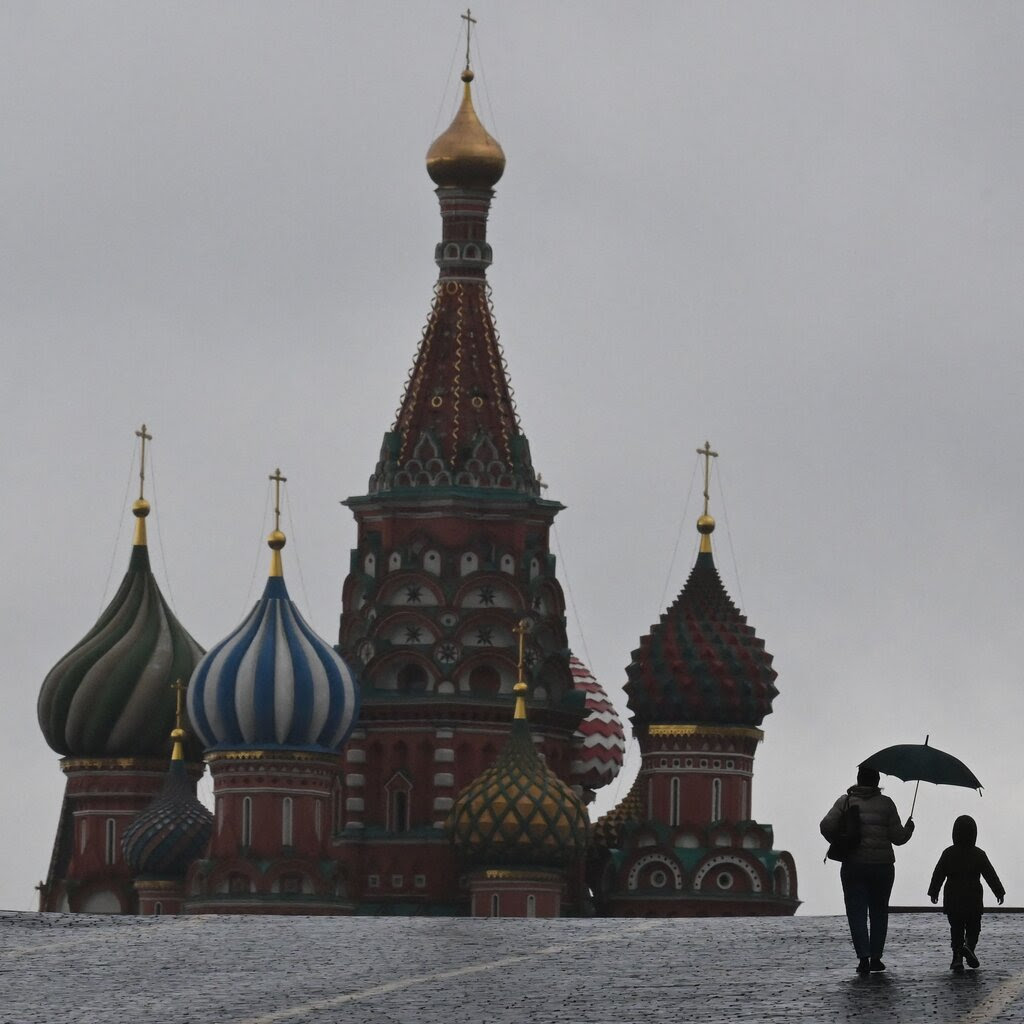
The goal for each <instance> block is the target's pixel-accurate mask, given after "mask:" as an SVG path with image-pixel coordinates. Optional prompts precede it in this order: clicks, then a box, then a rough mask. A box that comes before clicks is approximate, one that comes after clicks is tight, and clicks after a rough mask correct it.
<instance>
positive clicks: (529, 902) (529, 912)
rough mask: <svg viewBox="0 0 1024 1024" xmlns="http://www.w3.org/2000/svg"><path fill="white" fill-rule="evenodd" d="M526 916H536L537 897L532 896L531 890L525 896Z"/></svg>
mask: <svg viewBox="0 0 1024 1024" xmlns="http://www.w3.org/2000/svg"><path fill="white" fill-rule="evenodd" d="M526 916H527V917H536V916H537V897H536V896H534V895H533V893H532V892H531V893H530V895H529V896H527V897H526Z"/></svg>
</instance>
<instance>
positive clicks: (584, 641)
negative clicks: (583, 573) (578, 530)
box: [551, 521, 592, 668]
mask: <svg viewBox="0 0 1024 1024" xmlns="http://www.w3.org/2000/svg"><path fill="white" fill-rule="evenodd" d="M551 533H552V534H553V536H554V538H555V548H556V549H557V550H558V560H559V562H560V563H561V566H562V576H563V578H564V579H565V592H566V593H567V594H568V595H569V604H570V605H571V606H572V614H573V618H574V619H575V620H576V630H577V632H578V633H579V635H580V643H581V644H582V645H583V656H584V657H585V658H586V659H587V668H590V666H591V664H592V663H591V661H590V651H589V650H587V638H586V636H585V635H584V633H583V623H582V622H580V613H579V610H578V609H577V607H576V598H575V597H574V596H573V593H572V584H571V583H570V582H569V565H568V563H567V562H566V560H565V554H564V553H563V551H562V541H561V540H560V539H559V536H558V527H557V526H556V525H555V523H554V521H552V523H551Z"/></svg>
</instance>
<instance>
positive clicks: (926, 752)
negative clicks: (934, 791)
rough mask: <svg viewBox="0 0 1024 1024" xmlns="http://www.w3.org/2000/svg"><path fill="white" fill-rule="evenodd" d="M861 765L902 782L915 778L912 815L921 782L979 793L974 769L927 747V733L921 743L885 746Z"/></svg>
mask: <svg viewBox="0 0 1024 1024" xmlns="http://www.w3.org/2000/svg"><path fill="white" fill-rule="evenodd" d="M860 767H861V768H874V769H875V770H876V771H879V772H882V774H883V775H895V776H896V778H898V779H902V780H903V781H904V782H910V781H911V780H914V781H916V782H917V786H915V787H914V803H912V804H911V805H910V816H911V817H913V816H914V805H915V804H916V803H917V790H918V786H920V785H921V783H922V782H934V783H935V785H937V786H963V787H965V788H966V789H976V790H977V791H978V793H979V795H980V793H981V783H980V782H979V781H978V777H977V776H976V775H975V774H974V772H972V771H971V769H970V768H968V767H967V765H965V764H964V763H963V761H961V760H960V759H959V758H957V757H954V756H953V755H952V754H947V753H946V752H945V751H944V750H939V749H937V748H936V747H930V746H928V737H927V736H925V738H924V743H898V744H896V746H894V747H886V748H885V750H880V751H878V753H877V754H872V755H871V756H870V757H869V758H868V759H867V760H866V761H861V763H860Z"/></svg>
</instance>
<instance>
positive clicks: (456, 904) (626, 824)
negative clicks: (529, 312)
mask: <svg viewBox="0 0 1024 1024" xmlns="http://www.w3.org/2000/svg"><path fill="white" fill-rule="evenodd" d="M472 80H473V72H472V71H471V70H470V68H469V65H468V61H467V66H466V69H465V71H464V72H463V74H462V81H463V83H464V84H463V96H462V102H461V106H460V107H459V110H458V112H457V114H456V116H455V119H454V121H453V122H452V124H451V125H450V126H449V128H448V129H447V130H446V131H445V132H444V133H443V134H442V135H441V136H440V137H439V138H438V139H436V140H435V142H434V143H433V145H432V146H431V147H430V150H429V152H428V154H427V171H428V173H429V175H430V177H431V179H432V180H433V182H434V184H435V186H436V193H437V196H438V200H439V203H440V211H441V240H440V242H438V244H437V247H436V250H435V260H436V262H437V265H438V268H439V276H438V281H437V285H436V287H435V290H434V300H433V304H432V307H431V310H430V314H429V317H428V320H427V325H426V327H425V328H424V331H423V335H422V338H421V341H420V343H419V347H418V350H417V352H416V356H415V361H414V364H413V369H412V371H411V373H410V376H409V379H408V381H407V384H406V387H405V392H404V395H403V396H402V400H401V404H400V407H399V411H398V414H397V417H396V419H395V421H394V423H393V425H392V426H391V428H390V429H389V430H388V431H387V432H386V433H385V434H384V439H383V443H382V445H381V449H380V455H379V458H378V461H377V463H376V466H375V467H374V469H373V472H372V475H371V476H370V478H369V484H368V486H367V489H366V493H365V494H360V495H357V496H354V497H351V498H349V499H348V501H347V502H346V504H347V505H348V507H349V509H350V510H351V511H352V514H353V516H354V518H355V521H356V540H355V546H354V548H353V549H352V553H351V559H350V565H349V572H348V576H347V578H346V579H345V581H344V587H343V591H342V609H341V619H340V628H339V634H338V637H337V643H336V644H333V643H330V642H328V641H326V640H324V639H323V638H321V637H319V636H317V635H316V634H315V633H314V632H313V630H312V629H311V628H310V627H309V625H308V624H307V623H306V622H305V621H304V619H303V618H302V616H301V615H300V614H299V612H298V610H297V609H296V607H295V605H294V604H293V603H292V601H291V600H290V598H289V596H288V591H287V587H286V585H285V572H284V565H285V556H284V552H283V549H284V548H285V544H286V538H285V536H284V534H283V533H282V532H281V530H280V525H279V522H278V521H277V517H275V524H274V530H273V532H272V533H271V534H270V537H269V539H268V545H269V547H270V556H269V561H270V570H269V574H268V578H267V583H266V588H265V590H264V592H263V595H262V597H261V598H260V600H259V601H258V602H257V604H256V605H255V607H254V608H253V610H252V611H251V612H250V614H249V615H248V616H247V617H246V618H245V619H244V620H243V621H242V622H241V623H240V624H239V626H238V627H237V629H235V630H234V631H233V632H232V633H231V634H230V635H229V636H228V637H226V638H225V639H223V640H221V641H219V642H218V643H216V644H214V645H213V646H212V647H211V648H210V649H209V650H208V651H204V650H203V649H202V647H201V646H200V645H199V644H198V643H197V642H196V641H195V640H194V639H193V638H192V636H191V635H190V634H189V632H188V631H187V630H186V629H185V628H184V627H183V626H182V625H181V624H180V623H179V622H178V620H177V619H176V618H175V616H174V614H173V613H172V611H171V609H170V608H169V607H168V605H167V603H166V601H165V600H164V598H163V596H162V594H161V593H160V590H159V588H158V587H157V584H156V581H155V580H154V578H153V575H152V573H151V571H150V567H149V557H148V548H147V541H146V518H147V516H148V515H149V513H150V511H151V510H150V506H149V504H148V502H147V501H146V500H145V497H144V495H143V493H142V490H141V487H140V495H139V500H138V501H137V502H136V503H135V506H134V507H133V513H134V515H135V516H136V532H135V537H134V542H133V546H132V552H131V556H130V561H129V565H128V571H127V573H126V575H125V578H124V581H123V583H122V585H121V587H120V589H119V590H118V592H117V594H116V595H115V597H114V599H113V601H112V602H111V604H110V605H109V606H108V608H107V609H106V610H105V611H104V613H103V614H102V616H101V617H100V619H99V621H98V622H97V623H96V625H95V626H94V627H93V629H92V630H91V631H90V632H89V633H88V634H87V635H86V637H85V638H84V639H82V640H81V641H80V642H79V643H78V644H76V645H75V646H74V647H73V648H72V650H71V651H70V652H69V653H68V654H66V655H65V656H64V657H63V658H62V659H61V660H60V661H59V662H58V663H57V664H56V665H55V667H54V668H53V669H52V670H51V671H50V673H49V674H48V675H47V677H46V679H45V681H44V682H43V685H42V689H41V692H40V697H39V723H40V727H41V729H42V732H43V735H44V737H45V739H46V741H47V743H49V745H50V746H51V747H52V748H53V749H54V751H56V752H57V753H58V754H60V755H61V757H62V760H61V767H62V769H63V771H64V774H65V775H66V777H67V784H66V791H65V798H64V803H63V806H62V808H61V811H60V816H59V821H58V827H57V834H56V839H55V842H54V848H53V856H52V858H51V862H50V866H49V870H48V872H47V876H46V880H45V881H44V882H43V883H42V884H41V886H40V908H41V909H42V910H46V911H72V912H77V911H81V912H99V913H123V914H131V913H143V914H151V913H279V914H353V913H355V914H451V915H464V914H474V915H490V916H573V915H586V914H594V913H597V914H604V915H609V916H635V915H658V916H694V915H719V914H744V915H759V914H792V913H793V912H794V911H795V910H796V907H797V906H798V902H799V901H798V899H797V879H796V869H795V866H794V864H793V860H792V857H791V856H790V855H789V854H788V853H785V852H781V851H776V850H774V849H773V837H772V830H771V826H769V825H764V824H760V823H758V822H757V821H755V820H754V819H753V812H752V782H753V760H754V752H755V749H756V746H757V744H758V742H759V741H760V739H761V736H762V733H761V729H760V727H761V724H762V720H763V718H764V716H765V715H766V714H768V713H769V712H770V711H771V703H772V700H773V698H774V696H775V695H776V692H777V691H776V689H775V686H774V680H775V671H774V669H773V668H772V667H771V661H772V659H771V656H770V655H768V654H767V653H766V652H765V649H764V644H763V642H762V641H760V640H759V639H758V638H757V637H756V636H755V635H754V632H753V630H752V629H751V628H750V627H749V626H748V625H747V624H746V621H745V619H744V617H743V616H742V615H741V614H740V613H739V612H738V610H737V609H736V608H735V606H734V605H733V603H732V602H731V600H730V599H729V597H728V595H727V593H726V592H725V590H724V587H723V586H722V583H721V580H720V579H719V577H718V573H717V571H716V569H715V566H714V560H713V555H712V550H711V532H712V530H713V529H714V521H713V520H712V519H711V517H710V516H709V515H708V514H707V507H706V505H705V514H704V515H703V516H702V517H701V519H700V520H699V523H698V529H699V530H700V532H701V549H700V554H699V555H698V557H697V562H696V564H695V566H694V567H693V571H692V573H691V575H690V578H689V580H688V581H687V583H686V585H685V587H684V588H683V591H682V592H681V593H680V595H679V597H678V598H677V599H676V601H675V602H674V603H673V604H672V606H671V607H670V608H669V609H668V610H667V611H666V612H665V614H664V615H663V616H662V618H661V621H660V622H659V623H657V624H656V625H654V626H653V627H652V628H651V630H650V633H649V634H648V635H646V636H644V637H643V638H642V639H641V641H640V646H639V647H638V649H637V650H636V651H635V652H634V653H633V657H632V661H631V663H630V665H629V667H628V669H627V677H628V681H627V684H626V692H627V695H628V705H629V710H630V712H631V714H632V728H633V733H634V736H635V737H636V739H637V741H638V743H639V746H640V750H641V755H642V763H641V767H640V771H639V775H638V776H637V778H636V781H635V783H634V784H633V786H632V788H631V789H630V790H629V792H628V795H627V796H626V797H625V798H624V799H623V800H622V801H621V802H620V803H619V805H618V806H617V807H615V808H614V809H613V810H612V811H610V812H609V813H608V814H606V815H604V816H603V817H601V818H599V819H598V820H596V821H593V822H592V821H591V820H590V815H589V813H588V806H589V805H591V804H592V802H593V800H594V798H595V794H596V791H597V790H598V789H600V788H601V787H603V786H605V785H607V784H608V783H610V782H611V781H612V780H613V779H615V778H616V776H617V775H618V773H619V771H620V769H621V767H622V764H623V758H624V754H625V748H626V740H625V731H624V728H623V725H622V723H621V721H620V719H619V717H618V715H617V713H616V711H615V709H614V708H613V707H612V705H611V703H610V701H609V700H608V697H607V695H606V694H605V692H604V690H603V689H602V688H601V686H600V685H599V684H598V682H597V681H596V680H595V679H594V677H593V676H592V675H591V674H590V672H589V671H588V670H587V668H586V667H585V666H584V665H583V664H582V663H581V662H580V661H579V660H578V659H576V658H575V657H574V656H573V654H572V652H571V651H570V649H569V645H568V639H567V635H566V623H565V601H564V597H563V593H562V588H561V586H560V585H559V582H558V579H557V576H556V565H555V558H554V556H553V554H552V553H551V550H550V544H549V533H550V530H551V526H552V523H553V521H554V518H555V516H556V515H557V514H558V513H559V512H560V511H562V508H563V506H562V505H560V504H559V503H558V502H557V501H553V500H550V499H548V498H546V497H544V496H543V494H542V487H541V483H540V480H539V477H538V475H537V473H536V472H535V471H534V467H533V462H532V459H531V454H530V445H529V442H528V441H527V438H526V435H525V434H524V432H523V429H522V425H521V424H520V421H519V417H518V414H517V412H516V409H515V405H514V402H513V399H512V390H511V388H510V386H509V381H508V378H507V373H506V369H505V363H504V358H503V355H502V350H501V346H500V344H499V341H498V333H497V330H496V327H495V322H494V314H493V311H492V306H491V298H490V291H489V287H488V284H487V277H486V272H487V267H488V266H489V264H490V263H491V257H492V250H491V245H490V243H489V241H488V238H487V217H488V211H489V208H490V203H491V200H492V198H493V195H494V191H493V189H494V186H495V184H496V183H497V182H498V180H499V178H500V177H501V175H502V172H503V170H504V166H505V156H504V153H503V152H502V149H501V147H500V145H499V144H498V143H497V142H496V141H495V140H494V139H493V138H492V137H491V135H490V134H489V133H488V132H487V131H486V129H485V128H484V127H483V125H482V124H481V123H480V120H479V119H478V117H477V115H476V113H475V111H474V107H473V101H472V93H471V83H472ZM139 435H140V438H141V441H142V464H143V466H144V465H145V445H146V441H147V440H149V435H148V434H147V432H146V430H145V428H144V427H143V429H142V430H141V431H140V432H139ZM705 448H706V459H707V460H708V461H709V460H710V457H711V455H713V453H711V452H710V448H709V447H708V446H705ZM272 479H274V480H275V481H276V486H277V488H278V490H279V489H280V486H281V484H282V483H283V482H284V478H283V477H282V476H281V474H280V472H279V471H278V472H276V473H275V475H274V476H273V477H272ZM706 490H707V488H706V486H705V493H706ZM176 683H180V686H179V690H178V694H177V695H176V694H175V684H176ZM186 684H187V695H186V696H185V697H184V699H182V693H183V691H184V689H185V686H186ZM207 768H208V769H209V771H210V774H211V777H212V780H213V794H214V809H213V811H212V813H211V812H210V811H208V810H207V809H206V808H205V807H203V806H202V804H200V803H199V801H198V800H197V799H196V795H195V787H196V781H197V780H198V779H199V778H200V777H201V776H202V775H203V773H204V771H205V770H206V769H207Z"/></svg>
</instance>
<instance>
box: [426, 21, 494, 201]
mask: <svg viewBox="0 0 1024 1024" xmlns="http://www.w3.org/2000/svg"><path fill="white" fill-rule="evenodd" d="M462 17H463V19H464V20H465V21H466V67H465V70H464V71H463V72H462V81H463V83H464V85H463V87H462V89H463V91H462V104H461V105H460V106H459V109H458V112H457V113H456V114H455V119H454V120H453V121H452V123H451V124H450V125H449V126H448V128H447V129H446V130H445V131H444V132H442V133H441V134H440V135H439V136H438V137H437V138H436V139H434V141H433V143H432V144H431V146H430V149H428V150H427V174H429V175H430V177H431V178H432V179H433V181H434V184H435V185H438V186H440V187H441V188H470V189H491V188H494V186H495V185H496V184H497V182H498V179H499V178H500V177H501V176H502V174H503V173H504V171H505V153H504V151H503V150H502V148H501V146H500V145H499V144H498V141H497V140H496V139H495V138H494V137H493V136H492V135H491V134H490V133H489V132H488V131H487V129H486V128H485V127H484V126H483V125H482V124H481V123H480V118H478V117H477V116H476V111H475V110H474V109H473V97H472V94H471V92H470V88H469V84H470V82H472V81H473V71H472V69H471V68H470V66H469V37H470V33H471V32H472V28H473V25H474V24H475V19H474V18H473V17H472V15H471V14H470V12H469V11H466V13H465V14H463V15H462Z"/></svg>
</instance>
